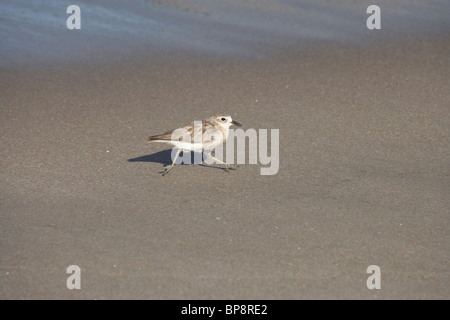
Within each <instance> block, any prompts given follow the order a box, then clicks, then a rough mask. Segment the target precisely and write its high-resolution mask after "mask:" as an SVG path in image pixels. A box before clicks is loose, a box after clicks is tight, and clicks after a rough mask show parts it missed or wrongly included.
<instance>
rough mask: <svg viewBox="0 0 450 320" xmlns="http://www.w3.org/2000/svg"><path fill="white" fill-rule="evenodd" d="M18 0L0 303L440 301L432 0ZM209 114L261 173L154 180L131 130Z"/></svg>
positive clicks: (444, 49) (449, 241)
mask: <svg viewBox="0 0 450 320" xmlns="http://www.w3.org/2000/svg"><path fill="white" fill-rule="evenodd" d="M33 3H34V4H33V5H31V4H28V3H27V2H25V1H24V2H21V1H6V2H2V4H0V9H1V12H2V13H4V14H5V15H4V17H2V18H1V20H0V27H1V28H0V35H1V37H0V39H1V40H0V47H1V51H0V60H1V62H0V91H1V95H0V154H1V158H0V161H1V165H0V181H1V182H0V299H449V298H450V271H449V270H450V261H449V252H450V234H449V230H450V221H449V214H450V197H449V195H450V114H449V111H450V107H449V106H450V93H449V92H450V90H449V89H450V88H449V83H450V81H449V80H450V59H449V52H450V23H449V22H448V15H447V13H448V9H449V5H448V4H445V2H440V1H412V2H411V1H399V2H398V3H397V2H396V3H397V4H395V5H394V4H390V2H389V1H384V2H383V1H381V2H380V3H379V6H380V7H381V12H382V16H381V17H382V18H381V19H382V20H381V21H382V25H381V26H382V27H381V29H380V30H368V29H367V27H366V19H367V17H368V16H369V15H368V14H367V13H366V8H367V7H368V6H369V5H370V4H371V3H369V2H364V1H350V0H349V1H342V2H341V1H339V2H338V1H336V2H335V1H299V2H295V1H269V0H267V1H233V0H227V1H206V0H205V1H200V0H199V1H195V0H192V1H190V0H186V1H181V0H180V1H140V2H133V3H132V4H128V2H127V6H126V7H124V5H121V3H123V2H121V1H98V2H96V4H95V5H93V4H91V3H90V2H87V1H86V2H84V1H79V4H78V5H79V6H80V8H81V17H82V20H81V21H82V22H81V26H82V27H81V29H80V30H68V29H67V28H66V19H67V17H68V16H69V14H67V13H66V8H67V7H68V6H69V5H71V4H72V3H70V2H65V1H48V2H46V4H45V5H43V4H40V5H39V4H36V3H37V2H33ZM219 113H227V114H230V115H231V116H232V117H233V119H235V120H236V121H238V122H240V123H242V124H243V125H244V127H243V129H245V130H247V129H255V130H259V129H268V132H269V133H270V132H271V130H274V129H278V130H279V139H280V140H279V170H278V172H277V173H276V174H274V175H261V168H264V167H266V166H267V165H264V164H261V163H260V162H258V164H248V163H247V164H240V165H239V166H238V167H237V168H236V170H232V171H231V172H230V173H226V172H225V171H224V170H222V169H221V168H220V166H219V165H217V166H215V167H208V166H204V165H178V166H176V167H175V168H174V169H173V170H172V171H171V172H170V173H169V174H168V175H166V176H164V177H163V176H161V174H160V173H159V172H160V171H161V170H162V169H163V166H164V165H166V164H170V163H171V150H170V149H169V147H168V146H165V145H158V144H148V143H147V138H148V136H150V135H154V134H159V133H163V132H166V131H168V130H171V129H174V128H177V127H178V126H180V125H184V124H186V123H189V122H191V121H194V120H201V119H205V118H207V117H210V116H212V115H215V114H219ZM70 265H77V266H79V267H80V268H81V289H80V290H77V289H73V290H69V289H68V288H67V286H66V281H67V279H68V277H69V276H70V274H68V273H67V272H66V270H67V268H68V267H69V266H70ZM371 265H377V266H379V267H380V270H381V289H372V290H370V289H368V287H367V285H366V281H367V279H368V277H369V276H370V274H368V273H367V272H366V270H367V268H368V267H369V266H371Z"/></svg>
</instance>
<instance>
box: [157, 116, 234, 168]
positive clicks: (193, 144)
mask: <svg viewBox="0 0 450 320" xmlns="http://www.w3.org/2000/svg"><path fill="white" fill-rule="evenodd" d="M233 125H235V126H238V127H241V126H242V124H240V123H239V122H237V121H234V120H233V119H232V118H231V116H230V115H224V114H219V115H216V116H213V117H210V118H207V119H205V120H202V121H194V122H192V123H190V124H188V125H185V126H182V127H180V128H177V129H174V130H170V131H167V132H165V133H163V134H158V135H154V136H150V137H149V138H148V140H149V142H160V143H167V144H170V145H172V146H173V147H174V148H176V149H178V150H177V152H176V154H175V157H174V159H173V162H172V164H171V165H170V166H167V167H165V170H164V171H163V172H161V173H162V175H163V176H164V175H166V174H167V173H169V171H170V170H172V168H173V166H174V164H175V161H176V160H177V158H178V156H179V154H180V153H181V151H206V152H205V154H207V156H208V157H210V158H211V159H212V160H214V161H216V162H217V163H221V164H223V165H224V166H225V171H226V172H229V166H230V165H229V164H227V163H226V162H223V161H221V160H219V159H217V158H215V157H213V156H212V155H211V151H212V150H213V149H214V148H216V147H217V146H219V145H221V144H222V143H224V142H225V141H226V140H227V138H228V134H229V129H230V127H231V126H233Z"/></svg>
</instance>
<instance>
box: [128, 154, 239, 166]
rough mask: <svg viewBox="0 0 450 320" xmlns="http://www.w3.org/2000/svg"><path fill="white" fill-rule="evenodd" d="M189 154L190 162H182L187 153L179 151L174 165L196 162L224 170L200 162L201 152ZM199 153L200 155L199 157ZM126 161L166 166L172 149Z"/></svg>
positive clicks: (170, 160)
mask: <svg viewBox="0 0 450 320" xmlns="http://www.w3.org/2000/svg"><path fill="white" fill-rule="evenodd" d="M188 153H190V155H191V162H190V163H184V162H183V163H182V158H184V159H185V157H188V156H189V155H188V154H186V155H185V156H183V152H181V153H180V156H179V157H178V159H177V161H176V162H175V164H176V165H186V164H198V165H200V166H202V167H209V168H216V169H222V170H225V168H222V167H219V166H215V165H205V164H203V163H202V161H203V160H204V159H205V158H206V157H207V156H206V155H205V154H204V153H203V152H188ZM200 155H201V157H200ZM127 161H128V162H153V163H160V164H162V165H164V166H168V165H171V164H172V149H169V150H162V151H158V152H155V153H152V154H148V155H145V156H141V157H137V158H131V159H128V160H127ZM230 170H235V169H234V168H230Z"/></svg>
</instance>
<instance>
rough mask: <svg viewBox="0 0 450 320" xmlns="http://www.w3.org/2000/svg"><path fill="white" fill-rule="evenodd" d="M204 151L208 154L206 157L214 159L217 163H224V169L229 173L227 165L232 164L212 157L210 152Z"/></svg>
mask: <svg viewBox="0 0 450 320" xmlns="http://www.w3.org/2000/svg"><path fill="white" fill-rule="evenodd" d="M205 153H206V154H207V155H208V157H209V158H210V159H212V160H214V161H216V162H217V163H221V164H223V165H225V171H226V172H228V173H230V169H229V167H230V166H233V165H230V164H228V163H226V162H223V161H222V160H219V159H217V158H214V157H213V156H212V154H211V152H205Z"/></svg>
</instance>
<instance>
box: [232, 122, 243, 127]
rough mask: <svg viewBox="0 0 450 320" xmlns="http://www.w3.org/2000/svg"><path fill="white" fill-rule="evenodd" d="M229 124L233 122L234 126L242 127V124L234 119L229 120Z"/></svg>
mask: <svg viewBox="0 0 450 320" xmlns="http://www.w3.org/2000/svg"><path fill="white" fill-rule="evenodd" d="M231 124H234V125H235V126H238V127H242V124H240V123H239V122H236V121H234V120H233V121H231Z"/></svg>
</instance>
